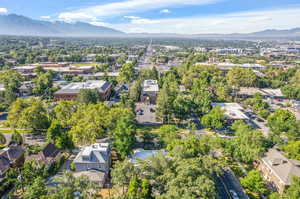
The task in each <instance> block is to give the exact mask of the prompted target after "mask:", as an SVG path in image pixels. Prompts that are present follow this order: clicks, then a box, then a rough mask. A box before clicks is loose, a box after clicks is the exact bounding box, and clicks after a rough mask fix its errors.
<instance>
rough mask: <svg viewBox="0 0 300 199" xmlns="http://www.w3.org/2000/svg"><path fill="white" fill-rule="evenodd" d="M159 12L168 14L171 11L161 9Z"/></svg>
mask: <svg viewBox="0 0 300 199" xmlns="http://www.w3.org/2000/svg"><path fill="white" fill-rule="evenodd" d="M160 13H163V14H169V13H171V11H170V10H169V9H163V10H161V11H160Z"/></svg>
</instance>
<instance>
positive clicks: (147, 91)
mask: <svg viewBox="0 0 300 199" xmlns="http://www.w3.org/2000/svg"><path fill="white" fill-rule="evenodd" d="M158 92H159V87H158V83H157V80H145V81H144V82H143V85H142V93H141V101H142V102H146V103H150V104H155V103H156V98H157V94H158Z"/></svg>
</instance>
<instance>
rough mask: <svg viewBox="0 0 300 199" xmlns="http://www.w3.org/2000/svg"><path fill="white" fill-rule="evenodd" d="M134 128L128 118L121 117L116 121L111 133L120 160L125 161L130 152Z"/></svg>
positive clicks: (133, 138)
mask: <svg viewBox="0 0 300 199" xmlns="http://www.w3.org/2000/svg"><path fill="white" fill-rule="evenodd" d="M135 133H136V128H135V125H134V124H133V122H132V121H131V120H130V118H128V117H122V118H120V119H119V120H118V121H117V125H116V128H115V129H114V131H113V138H114V143H113V144H114V147H115V149H116V151H117V153H118V154H119V155H120V157H121V158H122V159H125V158H126V157H127V156H128V155H129V154H130V153H131V151H132V149H133V145H134V144H135V141H136V140H135Z"/></svg>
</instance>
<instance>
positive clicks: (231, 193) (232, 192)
mask: <svg viewBox="0 0 300 199" xmlns="http://www.w3.org/2000/svg"><path fill="white" fill-rule="evenodd" d="M229 192H230V195H231V196H232V198H233V199H239V196H238V195H237V193H236V192H235V191H234V190H232V189H230V190H229Z"/></svg>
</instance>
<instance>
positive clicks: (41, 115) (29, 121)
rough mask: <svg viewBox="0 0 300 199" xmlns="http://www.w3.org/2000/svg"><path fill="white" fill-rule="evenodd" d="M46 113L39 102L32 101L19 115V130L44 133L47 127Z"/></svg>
mask: <svg viewBox="0 0 300 199" xmlns="http://www.w3.org/2000/svg"><path fill="white" fill-rule="evenodd" d="M49 124H50V122H49V119H48V116H47V112H46V110H45V108H44V106H43V102H42V101H40V100H34V101H33V102H32V104H31V105H30V106H29V107H27V108H25V109H24V110H23V111H22V112H21V115H20V120H19V123H18V127H19V128H24V129H31V130H32V131H33V132H40V131H45V130H46V129H47V128H48V127H49Z"/></svg>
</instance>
